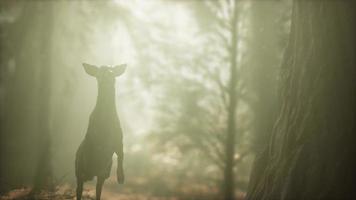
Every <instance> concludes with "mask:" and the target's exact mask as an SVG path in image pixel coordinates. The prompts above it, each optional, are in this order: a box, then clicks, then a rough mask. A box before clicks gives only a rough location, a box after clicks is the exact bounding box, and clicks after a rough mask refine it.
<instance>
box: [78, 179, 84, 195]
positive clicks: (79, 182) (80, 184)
mask: <svg viewBox="0 0 356 200" xmlns="http://www.w3.org/2000/svg"><path fill="white" fill-rule="evenodd" d="M83 184H84V181H82V180H81V179H79V178H78V179H77V190H76V192H77V200H81V199H82V193H83Z"/></svg>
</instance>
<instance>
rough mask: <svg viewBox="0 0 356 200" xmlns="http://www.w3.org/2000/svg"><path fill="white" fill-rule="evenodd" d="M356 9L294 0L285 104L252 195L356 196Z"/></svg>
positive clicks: (351, 3)
mask: <svg viewBox="0 0 356 200" xmlns="http://www.w3.org/2000/svg"><path fill="white" fill-rule="evenodd" d="M355 8H356V7H355V2H354V1H303V0H300V1H295V2H294V5H293V16H292V29H291V35H290V40H289V45H288V48H287V50H286V52H285V57H284V63H283V65H282V67H283V68H282V72H281V86H282V88H281V91H280V92H281V97H282V99H281V102H282V107H281V110H280V113H279V117H278V119H277V121H276V124H275V127H274V130H273V135H272V138H271V142H270V143H269V145H268V146H267V148H266V149H265V150H264V151H263V152H262V154H261V155H260V156H259V157H258V161H257V162H256V164H255V166H254V168H258V169H259V171H260V172H259V173H257V174H258V176H255V177H251V178H252V179H253V180H251V183H252V184H251V185H250V186H249V192H248V195H247V199H259V200H260V199H262V200H263V199H355V197H356V195H355V192H354V188H353V186H354V185H355V176H354V175H355V172H354V157H355V148H354V144H353V143H354V140H355V132H356V117H355V115H356V105H355V104H356V93H355V88H354V86H353V84H354V83H355V82H356V66H355V64H356V63H355V47H356V44H355V36H356V33H355V28H356V27H355V17H356V16H355V12H354V11H355ZM258 165H260V166H258ZM261 166H262V167H261Z"/></svg>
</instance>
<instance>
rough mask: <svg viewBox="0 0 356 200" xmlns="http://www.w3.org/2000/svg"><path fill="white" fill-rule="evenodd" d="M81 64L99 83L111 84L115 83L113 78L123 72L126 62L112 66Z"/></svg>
mask: <svg viewBox="0 0 356 200" xmlns="http://www.w3.org/2000/svg"><path fill="white" fill-rule="evenodd" d="M83 66H84V69H85V71H86V73H87V74H89V75H90V76H94V77H95V78H96V79H97V80H98V83H99V84H104V85H107V84H109V85H111V84H112V85H113V84H114V83H115V78H116V77H118V76H120V75H121V74H123V73H124V72H125V69H126V64H122V65H117V66H114V67H109V66H101V67H97V66H95V65H90V64H87V63H83Z"/></svg>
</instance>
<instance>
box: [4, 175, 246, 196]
mask: <svg viewBox="0 0 356 200" xmlns="http://www.w3.org/2000/svg"><path fill="white" fill-rule="evenodd" d="M139 182H142V181H135V182H132V181H131V182H128V183H125V184H124V185H118V184H117V182H116V180H115V178H114V177H110V178H109V179H108V180H107V181H106V182H105V185H104V187H103V190H102V195H101V197H102V198H101V199H102V200H193V199H194V200H218V199H221V197H219V195H218V190H217V189H216V188H209V187H206V186H203V185H198V184H190V185H185V186H183V187H180V188H173V190H172V189H171V190H169V189H167V187H165V186H164V185H161V184H158V185H157V184H152V183H151V184H150V183H144V182H142V183H141V184H139ZM236 196H237V199H236V200H242V199H243V197H244V193H243V192H237V193H236ZM32 199H39V200H49V199H50V200H64V199H68V200H74V199H76V197H75V185H73V184H67V183H62V184H59V185H58V186H56V187H55V189H54V190H53V191H51V192H49V191H43V192H40V193H37V194H36V195H33V194H31V188H30V187H25V188H19V189H14V190H11V191H10V192H8V193H7V194H5V195H3V196H0V200H32ZM82 199H83V200H94V199H95V181H91V182H88V183H86V184H85V185H84V190H83V198H82Z"/></svg>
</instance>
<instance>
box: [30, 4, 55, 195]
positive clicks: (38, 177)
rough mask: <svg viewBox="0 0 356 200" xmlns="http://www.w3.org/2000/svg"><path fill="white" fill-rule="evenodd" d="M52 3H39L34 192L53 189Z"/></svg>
mask: <svg viewBox="0 0 356 200" xmlns="http://www.w3.org/2000/svg"><path fill="white" fill-rule="evenodd" d="M52 4H53V2H47V3H42V2H40V5H39V6H41V10H42V12H43V14H44V16H45V17H43V18H42V19H40V20H41V21H42V26H41V28H42V30H41V34H42V41H41V45H42V46H41V49H40V50H41V51H42V52H41V57H40V58H41V63H42V65H41V69H40V70H41V71H40V77H39V78H40V86H39V87H40V88H39V95H40V98H39V105H40V107H39V111H38V118H39V127H38V130H39V137H38V139H39V152H38V153H39V159H38V164H37V170H36V174H35V180H34V181H35V182H34V191H37V190H40V189H53V177H52V175H53V174H52V166H51V138H50V136H51V130H50V118H51V112H50V102H51V101H50V100H51V99H50V96H51V85H52V84H51V83H52V78H51V74H52V70H51V68H52V63H51V60H52V59H51V56H52V55H51V53H52V51H51V49H52V29H53V27H52V23H53V13H52V12H53V5H52Z"/></svg>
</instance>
